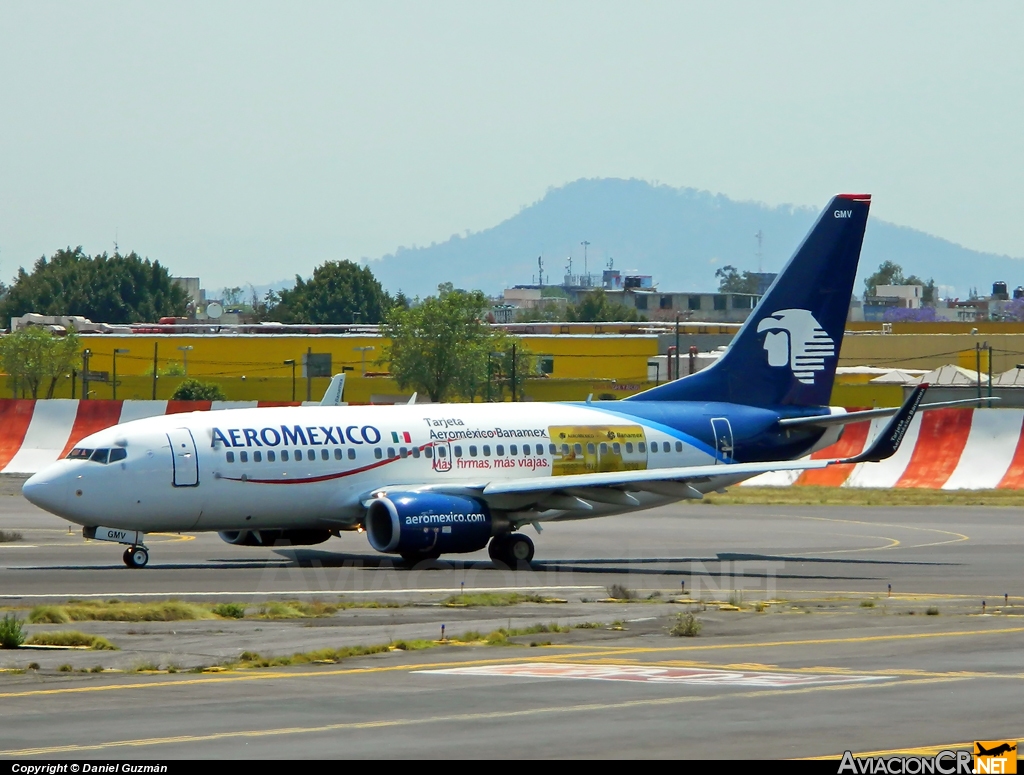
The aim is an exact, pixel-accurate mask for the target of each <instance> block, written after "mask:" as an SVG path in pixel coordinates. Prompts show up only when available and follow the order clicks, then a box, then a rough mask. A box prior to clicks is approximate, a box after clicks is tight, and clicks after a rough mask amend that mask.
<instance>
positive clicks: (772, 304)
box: [23, 194, 937, 567]
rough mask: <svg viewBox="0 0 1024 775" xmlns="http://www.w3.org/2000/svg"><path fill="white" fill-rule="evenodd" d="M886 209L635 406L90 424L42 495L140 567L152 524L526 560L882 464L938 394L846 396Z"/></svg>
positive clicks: (325, 409) (446, 407) (850, 222)
mask: <svg viewBox="0 0 1024 775" xmlns="http://www.w3.org/2000/svg"><path fill="white" fill-rule="evenodd" d="M870 201H871V199H870V197H869V196H867V195H852V194H843V195H839V196H836V197H835V198H833V199H832V201H831V202H829V204H828V206H827V207H826V208H825V210H824V212H822V214H821V215H820V216H819V218H818V220H817V222H816V223H815V225H814V227H813V228H812V229H811V231H810V233H809V234H808V235H807V237H806V238H805V239H804V241H803V243H802V244H801V245H800V246H799V247H798V248H797V250H796V252H795V253H794V255H793V257H792V258H791V259H790V260H789V262H788V263H787V265H786V267H785V269H784V270H783V271H782V272H781V273H780V274H779V276H778V277H777V278H776V280H775V283H774V284H773V285H772V286H771V288H769V290H768V292H767V293H766V294H765V295H764V297H763V298H762V299H761V302H760V304H758V306H757V308H756V309H755V310H754V311H753V312H752V314H751V315H750V317H749V318H748V319H747V321H746V323H745V324H744V325H743V327H742V328H741V329H740V331H739V332H738V334H737V335H736V337H735V338H734V340H733V342H732V344H731V345H730V347H729V348H728V350H727V351H726V353H725V354H724V355H723V356H722V358H721V359H719V361H718V362H717V363H715V364H714V365H713V366H711V367H710V368H707V369H705V370H703V371H700V372H698V373H696V374H693V375H691V376H687V377H683V378H682V379H678V380H676V381H673V382H669V383H666V384H663V385H660V386H658V387H655V388H653V389H651V390H647V391H645V392H643V393H640V394H638V395H635V396H632V397H630V398H628V399H625V400H622V401H594V402H590V401H587V402H585V403H551V404H545V403H505V404H419V405H417V404H413V405H405V406H388V407H376V406H313V407H284V408H262V409H229V410H221V411H208V412H193V413H191V414H174V415H168V416H163V417H152V418H149V419H143V420H135V421H133V422H128V423H125V424H123V425H116V426H114V427H111V428H107V429H106V430H103V431H100V432H98V433H94V434H93V435H91V436H88V437H87V438H85V439H83V440H82V441H81V442H80V443H79V444H78V446H76V447H75V448H74V449H73V450H72V451H71V453H70V454H69V455H68V456H67V458H66V459H63V460H59V461H57V462H56V463H54V464H53V465H51V466H49V467H48V468H46V469H45V470H43V471H40V472H39V473H37V474H35V475H34V476H33V477H32V478H31V479H29V480H28V481H27V482H26V483H25V485H24V490H23V492H24V494H25V497H26V498H28V500H30V501H31V502H32V503H34V504H36V505H38V506H40V507H42V508H44V509H46V510H47V511H50V512H52V513H54V514H57V515H59V516H61V517H64V518H66V519H68V520H71V521H73V522H76V523H78V524H80V525H83V527H84V530H83V534H84V535H85V536H86V537H87V538H92V539H99V540H106V541H112V542H117V543H122V544H126V545H127V547H128V548H127V549H126V550H125V553H124V561H125V564H126V565H128V566H129V567H141V566H144V565H146V563H147V562H148V560H149V552H148V550H147V548H146V546H145V534H146V533H147V532H157V531H160V532H168V531H170V532H200V531H218V532H219V533H220V535H221V537H222V538H223V539H224V540H225V541H227V542H228V543H232V544H243V545H268V546H272V545H274V544H276V543H278V542H287V543H290V544H291V545H300V544H316V543H321V542H323V541H326V540H328V539H329V538H330V537H331V536H338V535H340V533H341V532H342V531H356V530H358V531H365V532H366V534H367V536H368V538H369V541H370V545H371V546H372V547H373V548H374V549H376V550H377V551H379V552H386V553H392V554H396V555H400V556H401V557H402V558H403V559H404V560H406V561H407V562H416V561H418V560H422V559H427V558H436V557H438V556H439V555H441V554H443V553H454V552H474V551H477V550H479V549H482V548H484V547H485V546H487V547H488V549H489V554H490V556H491V558H492V559H493V560H494V561H495V563H503V564H505V565H507V566H510V567H516V566H518V565H519V564H520V563H529V562H530V560H532V558H533V555H534V546H533V543H532V541H531V540H530V539H529V538H528V537H527V536H526V535H525V534H524V533H523V532H521V529H522V528H523V527H525V526H527V525H533V526H534V527H535V528H537V529H538V531H539V529H540V526H541V524H542V523H544V522H549V521H556V520H569V519H586V518H590V517H599V516H607V515H611V514H621V513H624V512H630V511H636V510H639V509H646V508H650V507H652V506H657V505H661V504H665V503H669V502H672V501H677V500H680V499H684V498H700V497H702V496H703V494H704V493H707V492H711V491H717V490H721V489H722V488H724V487H727V486H729V485H733V484H736V483H738V482H740V481H742V480H744V479H748V478H750V477H752V476H755V475H757V474H760V473H764V472H767V471H778V470H800V469H811V468H824V467H826V466H828V465H832V464H834V463H842V462H846V463H849V462H861V461H877V460H881V459H883V458H884V457H887V456H889V455H891V454H892V453H893V452H894V451H895V450H896V448H897V447H898V445H899V443H900V441H901V440H902V438H903V433H904V432H905V430H906V427H907V425H908V424H909V422H910V419H911V417H912V416H913V414H914V412H915V411H916V410H917V408H918V405H919V404H920V400H921V396H922V394H923V390H924V388H923V387H922V388H919V389H918V390H916V391H915V392H914V394H913V395H912V396H911V397H910V398H908V399H907V401H906V403H904V405H903V406H902V407H899V408H892V409H880V410H871V411H867V412H851V413H847V412H846V411H845V410H844V409H841V408H836V407H829V406H828V401H829V397H830V394H831V390H832V381H833V378H834V376H835V369H836V361H837V359H838V355H839V348H840V345H841V344H842V340H843V331H844V323H845V321H846V317H847V310H848V308H849V305H850V297H851V292H852V289H853V283H854V277H855V276H856V273H857V263H858V260H859V257H860V248H861V242H862V240H863V237H864V227H865V225H866V223H867V217H868V208H869V205H870ZM935 406H937V404H936V405H935ZM922 408H927V407H922ZM887 415H893V418H892V420H890V422H889V423H888V425H887V426H886V428H885V429H883V430H882V432H881V433H880V434H879V436H878V437H877V439H876V440H875V442H874V443H873V444H872V445H871V447H870V448H869V449H868V450H866V451H865V452H864V453H862V454H861V455H858V456H857V457H855V458H849V459H845V460H808V459H804V460H800V459H799V458H802V457H805V456H806V455H808V454H809V453H811V452H813V451H815V450H818V449H821V448H823V447H826V446H828V445H830V444H833V443H834V442H835V441H837V440H838V438H839V436H840V434H841V432H842V429H843V426H844V424H846V423H848V422H854V421H858V420H863V419H866V418H869V417H878V416H887Z"/></svg>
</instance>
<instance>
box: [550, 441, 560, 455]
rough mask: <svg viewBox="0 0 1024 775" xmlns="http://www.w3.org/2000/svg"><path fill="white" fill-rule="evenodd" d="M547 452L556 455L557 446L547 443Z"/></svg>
mask: <svg viewBox="0 0 1024 775" xmlns="http://www.w3.org/2000/svg"><path fill="white" fill-rule="evenodd" d="M548 453H549V454H552V455H557V454H558V447H556V446H555V445H554V444H548Z"/></svg>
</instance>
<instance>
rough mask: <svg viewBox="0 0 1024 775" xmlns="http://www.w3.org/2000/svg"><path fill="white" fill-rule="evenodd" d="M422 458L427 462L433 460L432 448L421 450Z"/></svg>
mask: <svg viewBox="0 0 1024 775" xmlns="http://www.w3.org/2000/svg"><path fill="white" fill-rule="evenodd" d="M423 457H425V458H426V459H427V460H433V458H434V448H433V447H427V448H426V449H425V450H423Z"/></svg>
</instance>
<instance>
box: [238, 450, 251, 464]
mask: <svg viewBox="0 0 1024 775" xmlns="http://www.w3.org/2000/svg"><path fill="white" fill-rule="evenodd" d="M238 459H239V460H240V461H241V462H243V463H248V462H249V453H248V452H245V451H244V450H243V451H242V452H239V453H238Z"/></svg>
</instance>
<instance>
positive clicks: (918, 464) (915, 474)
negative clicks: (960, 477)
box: [896, 409, 974, 488]
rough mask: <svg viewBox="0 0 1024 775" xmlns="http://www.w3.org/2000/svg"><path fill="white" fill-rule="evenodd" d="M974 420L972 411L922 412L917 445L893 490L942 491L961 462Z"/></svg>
mask: <svg viewBox="0 0 1024 775" xmlns="http://www.w3.org/2000/svg"><path fill="white" fill-rule="evenodd" d="M973 418H974V410H973V409H933V410H932V411H930V412H923V413H922V415H921V430H920V432H919V433H918V436H917V444H916V445H915V446H914V452H913V454H912V455H911V456H910V462H909V463H908V464H907V468H906V470H905V471H904V472H903V475H902V476H900V478H899V481H897V482H896V486H897V487H932V488H937V487H942V485H944V484H945V483H946V480H947V479H949V477H950V476H952V474H953V471H954V470H955V469H956V467H957V464H958V463H959V462H960V455H962V454H963V451H964V447H966V446H967V437H968V436H969V435H970V433H971V421H972V419H973Z"/></svg>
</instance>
